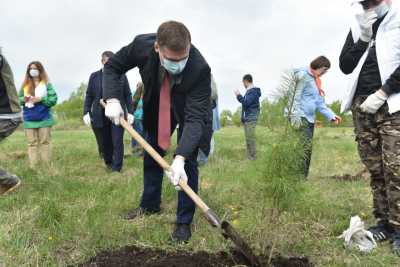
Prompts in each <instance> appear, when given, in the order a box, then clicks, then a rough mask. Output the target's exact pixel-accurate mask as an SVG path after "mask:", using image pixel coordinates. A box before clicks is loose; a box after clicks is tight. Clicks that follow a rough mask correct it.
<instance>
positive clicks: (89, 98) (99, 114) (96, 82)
mask: <svg viewBox="0 0 400 267" xmlns="http://www.w3.org/2000/svg"><path fill="white" fill-rule="evenodd" d="M120 79H121V84H122V86H123V90H121V93H120V94H118V96H116V97H115V98H118V99H119V101H120V102H121V105H122V108H123V109H124V110H125V113H126V112H128V113H130V114H133V105H132V93H131V89H130V87H129V82H128V79H127V78H126V76H125V75H123V76H121V78H120ZM102 81H103V71H102V70H99V71H96V72H93V73H92V74H91V75H90V78H89V83H88V87H87V90H86V97H85V103H84V107H83V115H85V114H86V113H88V112H89V114H90V117H91V119H92V127H94V128H101V127H103V120H104V119H105V116H104V108H103V107H102V106H101V105H100V99H102V98H103V85H102Z"/></svg>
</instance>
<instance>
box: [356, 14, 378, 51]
mask: <svg viewBox="0 0 400 267" xmlns="http://www.w3.org/2000/svg"><path fill="white" fill-rule="evenodd" d="M356 19H357V21H358V24H359V25H360V29H361V36H360V39H361V40H362V41H364V42H367V43H369V42H370V41H371V39H372V35H373V31H372V25H373V24H374V23H375V21H377V20H378V16H377V15H376V13H375V11H374V10H371V11H367V12H363V13H361V14H357V15H356Z"/></svg>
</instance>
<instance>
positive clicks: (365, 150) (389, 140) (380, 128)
mask: <svg viewBox="0 0 400 267" xmlns="http://www.w3.org/2000/svg"><path fill="white" fill-rule="evenodd" d="M366 97H367V96H358V97H356V98H355V100H354V103H353V106H352V113H353V120H354V125H355V134H356V141H357V143H358V153H359V155H360V158H361V161H362V162H363V163H364V165H365V166H366V167H367V168H368V170H369V172H370V174H371V188H372V194H373V207H374V211H373V212H374V215H375V217H376V218H377V219H378V220H383V221H388V222H389V223H390V224H391V225H392V226H393V227H394V228H395V229H398V230H400V112H396V113H394V114H389V112H388V106H387V104H385V105H384V106H382V107H381V108H380V109H379V110H378V112H377V113H376V114H367V113H363V112H361V111H360V108H359V107H360V105H361V104H362V103H363V102H364V100H365V99H366Z"/></svg>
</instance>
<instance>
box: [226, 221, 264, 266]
mask: <svg viewBox="0 0 400 267" xmlns="http://www.w3.org/2000/svg"><path fill="white" fill-rule="evenodd" d="M221 229H222V234H223V235H224V237H225V238H229V239H230V240H232V242H233V243H234V244H235V245H236V248H238V249H239V251H240V252H241V253H242V254H243V256H245V257H246V259H247V260H248V261H249V262H250V264H251V266H254V267H260V266H261V263H260V261H259V260H258V258H257V256H256V255H254V253H253V250H252V249H251V248H250V246H249V245H248V244H247V243H246V242H245V241H244V240H243V239H242V238H241V237H240V235H239V233H238V232H236V230H235V229H234V228H233V227H232V225H230V223H228V222H227V221H223V222H222V223H221Z"/></svg>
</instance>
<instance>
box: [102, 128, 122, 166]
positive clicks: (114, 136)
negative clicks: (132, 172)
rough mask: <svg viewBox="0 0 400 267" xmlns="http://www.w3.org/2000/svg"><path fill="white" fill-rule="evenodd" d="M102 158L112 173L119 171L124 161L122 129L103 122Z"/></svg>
mask: <svg viewBox="0 0 400 267" xmlns="http://www.w3.org/2000/svg"><path fill="white" fill-rule="evenodd" d="M103 157H104V162H105V164H106V165H108V166H111V168H112V170H113V171H121V169H122V163H123V160H124V128H122V127H121V126H119V125H115V124H113V123H111V121H107V122H104V127H103Z"/></svg>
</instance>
